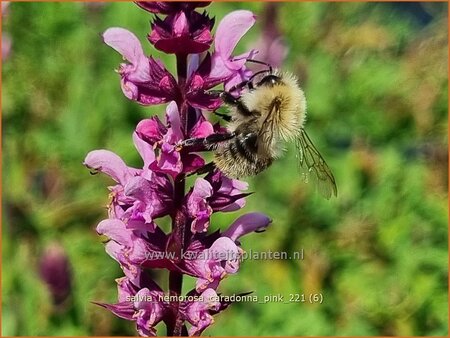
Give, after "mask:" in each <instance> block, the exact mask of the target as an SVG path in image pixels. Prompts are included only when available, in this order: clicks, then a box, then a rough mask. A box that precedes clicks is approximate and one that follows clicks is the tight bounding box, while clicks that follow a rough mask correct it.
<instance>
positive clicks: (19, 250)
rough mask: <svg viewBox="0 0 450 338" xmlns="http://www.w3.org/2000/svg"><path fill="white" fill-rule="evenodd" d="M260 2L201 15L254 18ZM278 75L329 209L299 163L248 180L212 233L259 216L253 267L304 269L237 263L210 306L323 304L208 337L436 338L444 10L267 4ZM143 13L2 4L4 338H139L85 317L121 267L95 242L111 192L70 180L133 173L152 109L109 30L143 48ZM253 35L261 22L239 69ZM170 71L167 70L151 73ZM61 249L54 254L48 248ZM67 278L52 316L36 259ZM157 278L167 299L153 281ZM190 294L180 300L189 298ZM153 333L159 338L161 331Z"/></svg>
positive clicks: (229, 324) (443, 175)
mask: <svg viewBox="0 0 450 338" xmlns="http://www.w3.org/2000/svg"><path fill="white" fill-rule="evenodd" d="M265 6H266V5H265V4H262V3H239V4H238V3H213V4H212V5H211V6H209V7H208V8H207V10H208V11H209V12H210V13H211V14H212V15H214V16H216V20H217V21H218V20H220V19H221V18H222V17H223V16H224V15H225V14H226V13H228V12H229V11H231V10H234V9H238V8H243V9H250V10H252V11H254V12H255V13H257V14H261V13H263V11H264V8H265ZM278 9H279V13H278V14H279V15H278V20H277V25H278V28H279V30H280V32H282V34H283V36H284V38H285V40H286V41H287V43H288V45H289V54H288V56H287V59H286V62H285V63H284V68H285V69H288V70H290V71H292V72H294V73H296V74H297V75H298V76H299V77H300V79H301V82H302V86H303V88H304V90H305V93H306V96H307V99H308V106H309V118H308V122H307V130H308V132H309V134H310V135H311V137H312V139H313V140H314V141H315V144H316V146H317V147H318V149H320V150H321V152H322V154H323V155H324V157H325V158H326V159H327V161H328V164H329V166H330V167H331V168H332V170H333V172H334V174H335V176H336V181H337V185H338V198H337V199H333V200H330V201H327V200H325V199H323V198H321V197H320V196H319V195H318V194H316V193H315V192H314V190H313V189H312V187H310V186H308V185H305V184H303V183H302V182H301V180H300V177H299V174H298V172H297V168H296V163H295V154H294V151H293V150H294V149H292V147H289V152H288V154H287V155H286V156H285V157H284V158H283V159H281V160H279V161H278V162H277V163H275V164H274V165H273V166H272V167H271V168H270V169H269V170H267V171H266V172H264V173H262V174H261V175H259V176H258V177H256V178H254V179H251V180H249V182H250V189H251V190H252V191H255V194H254V195H252V196H250V197H249V198H248V200H247V206H246V207H245V208H244V209H243V210H241V211H239V212H237V213H231V214H217V215H214V217H213V228H220V227H222V228H223V227H225V226H226V225H227V224H229V223H230V222H231V221H232V220H234V219H235V218H236V217H237V216H238V215H239V214H241V213H245V212H249V211H257V210H260V211H264V212H266V213H267V214H268V215H270V216H271V217H272V218H273V220H274V222H273V224H272V226H271V227H270V228H269V229H268V231H266V232H265V233H262V234H252V235H251V236H248V237H246V238H244V239H243V240H242V247H243V248H244V249H246V250H247V251H249V249H252V250H253V251H262V250H272V251H287V252H293V251H298V250H300V249H303V250H304V259H303V260H273V261H269V260H259V261H258V260H248V261H245V262H244V263H243V264H242V265H241V270H240V271H239V273H238V274H237V275H235V276H230V277H229V278H227V279H226V280H225V281H223V282H222V284H221V286H220V289H219V290H220V291H221V292H222V293H223V294H233V293H240V292H245V291H249V290H252V291H254V294H255V295H257V296H258V297H259V298H260V299H262V298H263V297H264V296H267V295H276V294H281V295H284V297H285V300H287V299H288V298H289V295H290V294H305V295H309V294H313V293H320V294H322V295H323V303H322V304H309V303H289V304H284V303H277V302H271V303H267V304H258V303H251V302H242V303H237V304H234V305H233V306H232V307H230V308H229V309H228V310H227V311H225V312H224V313H222V314H219V315H218V316H216V317H215V318H216V323H215V324H214V325H213V326H212V327H210V328H209V329H208V330H207V331H206V332H205V334H208V335H304V336H306V335H315V336H320V335H335V336H336V335H402V336H405V335H442V336H446V335H447V334H448V293H447V292H448V279H447V274H448V246H447V245H448V240H447V239H448V235H447V231H448V229H447V220H448V202H447V201H448V195H447V191H448V189H447V186H448V175H447V171H448V165H447V163H448V151H447V148H448V147H447V143H448V142H447V126H448V125H447V109H448V101H447V89H448V83H447V80H448V78H447V77H448V76H447V74H448V70H447V60H448V54H447V44H448V43H447V4H445V3H426V4H418V3H416V4H414V3H407V4H390V3H280V4H279V8H278ZM149 19H150V16H149V15H148V13H146V12H144V11H142V10H141V9H139V8H138V7H137V6H135V5H133V4H131V3H104V4H82V3H39V4H38V3H11V5H10V6H9V8H8V13H6V15H5V16H4V17H3V24H2V25H3V33H4V34H7V35H9V37H10V38H11V41H12V47H11V51H10V54H9V55H8V57H7V58H6V59H5V60H3V65H2V81H3V86H2V114H3V115H2V122H3V123H2V125H3V140H2V141H3V149H2V150H3V158H2V159H3V177H2V180H3V184H2V186H3V191H2V193H3V204H2V210H3V213H2V224H3V227H2V257H3V259H2V335H47V336H53V335H72V336H76V335H135V330H134V324H133V323H130V322H127V321H124V320H121V319H119V318H116V317H115V316H114V315H112V314H111V313H109V312H108V311H106V310H104V309H102V308H100V307H97V306H95V305H93V304H91V303H90V302H91V301H104V302H110V303H112V302H115V301H116V297H117V293H116V284H115V282H114V279H115V278H118V277H121V276H122V274H121V271H120V269H119V267H118V265H117V264H116V263H115V262H114V261H113V260H112V259H110V258H109V256H108V255H107V254H106V253H105V252H104V249H103V244H102V243H101V240H100V239H99V238H98V237H97V235H96V233H95V226H96V224H97V223H98V221H100V220H101V219H103V218H105V216H106V209H105V208H104V206H105V205H106V204H107V202H108V191H107V188H106V187H107V186H108V185H111V184H112V183H113V182H112V181H111V180H110V179H109V178H107V177H105V176H102V175H98V176H95V177H92V176H91V175H89V171H88V170H87V169H86V168H84V167H83V166H82V161H83V159H84V157H85V155H86V154H87V153H88V152H89V151H90V150H93V149H100V148H106V149H110V150H113V151H114V152H116V153H117V154H119V155H120V156H122V157H123V158H124V159H125V161H126V162H127V163H128V164H129V165H134V166H138V167H139V166H140V165H141V160H140V158H139V156H138V154H137V152H136V151H135V149H134V146H133V143H132V140H131V134H132V132H133V130H134V127H135V125H136V124H137V123H138V121H139V120H140V119H142V118H146V117H149V116H151V115H153V114H156V113H159V114H160V113H161V112H162V111H163V109H164V107H163V106H157V107H147V108H145V107H141V106H139V105H138V104H136V103H134V102H131V101H129V100H127V99H126V98H125V97H124V96H123V94H122V92H121V90H120V86H119V77H118V75H117V74H116V73H114V69H115V68H117V66H118V64H119V62H120V61H121V58H120V56H119V55H118V54H117V53H115V52H114V51H113V50H112V49H111V48H109V47H107V46H106V45H104V44H103V43H102V42H101V39H100V34H101V33H102V32H103V31H104V30H105V29H106V28H108V27H111V26H120V27H125V28H128V29H129V30H131V31H133V32H135V34H136V35H137V36H138V37H139V38H140V39H141V41H142V43H143V45H144V48H145V51H146V53H148V54H153V55H157V56H160V54H159V53H156V52H155V51H154V50H153V49H152V48H151V46H150V44H149V43H147V42H146V41H145V36H146V34H147V33H148V31H149ZM260 32H261V24H260V23H257V24H256V25H255V27H254V28H252V30H251V31H250V32H249V34H248V35H246V37H245V38H244V39H243V40H242V41H241V43H240V45H239V48H238V50H237V52H242V51H244V50H247V49H248V46H249V45H250V43H251V42H252V41H255V40H256V39H257V38H258V36H259V34H260ZM163 59H164V61H165V62H166V63H167V64H168V67H169V69H172V70H173V69H174V59H173V58H172V57H165V56H164V57H163ZM55 243H56V244H55ZM55 245H58V246H59V247H60V248H62V249H63V250H64V252H65V254H66V255H67V259H68V260H69V262H70V267H71V268H70V269H71V282H70V285H71V287H70V289H69V294H68V296H67V298H66V299H65V300H63V301H62V302H60V304H58V305H55V304H54V302H53V301H52V297H51V294H50V292H49V289H48V288H47V286H46V284H45V283H44V282H43V281H42V279H41V278H40V275H39V264H40V261H41V260H42V255H43V253H44V251H45V250H46V248H48V247H55ZM155 278H156V279H157V280H158V281H159V282H160V283H161V285H162V286H163V287H164V288H166V287H167V276H166V272H165V271H164V272H155ZM192 285H193V281H192V280H187V281H186V283H185V289H186V291H187V290H188V289H189V287H190V286H192ZM159 334H165V329H164V328H163V327H161V329H160V330H159Z"/></svg>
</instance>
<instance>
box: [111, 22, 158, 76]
mask: <svg viewBox="0 0 450 338" xmlns="http://www.w3.org/2000/svg"><path fill="white" fill-rule="evenodd" d="M103 41H104V42H105V43H106V44H107V45H108V46H110V47H112V48H114V49H115V50H116V51H117V52H119V53H120V54H122V56H123V57H124V58H125V59H127V60H128V61H130V63H131V64H132V65H133V66H134V69H133V70H132V71H130V72H129V73H128V74H127V77H128V79H129V80H131V81H136V82H146V81H149V80H151V78H150V66H149V62H148V59H147V57H146V56H145V55H144V51H143V49H142V45H141V43H140V42H139V39H138V38H137V37H136V35H134V34H133V33H131V32H130V31H128V30H126V29H124V28H119V27H113V28H109V29H107V30H106V31H105V32H104V33H103Z"/></svg>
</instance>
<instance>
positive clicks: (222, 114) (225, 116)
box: [213, 110, 231, 122]
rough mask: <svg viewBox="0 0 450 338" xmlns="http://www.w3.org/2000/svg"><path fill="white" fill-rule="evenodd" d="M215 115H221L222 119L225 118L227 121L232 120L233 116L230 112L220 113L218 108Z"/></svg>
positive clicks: (214, 112)
mask: <svg viewBox="0 0 450 338" xmlns="http://www.w3.org/2000/svg"><path fill="white" fill-rule="evenodd" d="M213 114H214V115H217V116H219V117H221V118H222V119H224V120H225V121H226V122H231V116H230V115H228V114H224V113H219V112H217V110H214V111H213Z"/></svg>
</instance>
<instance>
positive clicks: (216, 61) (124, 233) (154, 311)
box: [84, 2, 271, 336]
mask: <svg viewBox="0 0 450 338" xmlns="http://www.w3.org/2000/svg"><path fill="white" fill-rule="evenodd" d="M137 4H138V6H139V7H141V8H142V9H144V10H146V11H147V12H150V13H153V15H155V17H154V19H153V22H152V24H151V32H150V33H149V35H148V39H149V41H150V43H151V44H152V45H153V46H154V48H156V49H159V50H161V51H163V52H165V53H167V54H174V55H175V57H176V59H177V74H175V75H173V74H171V73H170V72H169V71H168V70H167V68H166V67H165V65H164V64H163V63H162V62H161V61H159V60H156V59H154V58H153V57H152V56H151V55H145V54H144V51H143V48H142V45H141V43H140V41H139V39H138V37H136V36H135V35H134V34H133V33H132V32H130V31H128V30H126V29H123V28H117V27H115V28H109V29H107V30H106V31H105V32H104V33H103V40H104V42H105V43H106V44H107V45H108V46H110V47H112V48H113V49H115V50H116V51H117V52H119V53H120V54H121V55H122V56H123V58H124V59H125V60H126V62H124V63H122V64H121V65H120V67H119V69H118V73H119V75H120V80H121V81H120V82H121V87H122V91H123V93H124V95H125V96H126V97H127V98H128V99H130V100H133V101H136V102H138V103H139V104H142V105H146V106H148V105H155V104H163V103H166V104H167V106H166V114H165V118H159V117H158V116H150V117H148V118H146V119H143V120H142V121H140V122H139V123H138V125H137V126H136V129H135V131H134V132H133V134H132V139H133V142H134V145H135V147H136V150H137V151H138V153H139V155H140V157H141V158H142V166H139V167H138V168H135V167H131V166H128V165H127V164H126V163H125V162H124V161H123V160H122V159H121V158H120V156H119V155H117V154H115V153H114V152H112V151H109V150H105V149H102V150H94V151H92V152H90V153H89V154H87V156H86V158H85V160H84V165H85V166H86V167H88V168H89V169H90V170H91V172H92V173H96V172H101V173H104V174H106V175H108V176H110V177H111V179H112V180H113V181H114V182H115V183H114V185H112V186H111V187H109V190H110V200H109V204H108V218H107V219H104V220H102V221H101V222H100V223H99V224H98V225H97V232H98V234H100V235H103V236H106V237H107V238H108V241H107V243H106V245H105V249H106V252H107V253H108V254H109V255H110V256H111V257H112V258H113V259H114V260H116V261H117V262H118V263H119V265H120V267H121V269H122V271H123V273H124V277H122V278H120V279H118V280H117V285H118V302H117V303H115V304H106V303H98V302H97V303H96V304H98V305H100V306H102V307H104V308H106V309H108V310H110V311H111V312H113V313H114V314H115V315H117V316H119V317H121V318H124V319H127V320H130V321H134V322H135V323H136V330H137V332H138V333H139V334H140V335H142V336H154V335H156V333H157V332H156V329H155V326H156V325H157V324H158V323H160V322H164V324H165V325H166V327H167V335H200V334H201V333H202V332H203V331H204V330H205V329H206V328H207V327H208V326H210V325H211V324H212V323H213V322H214V318H213V316H214V315H215V314H217V313H219V312H220V311H222V310H224V309H225V308H226V307H228V306H229V305H230V302H229V301H228V302H225V301H222V300H221V298H220V295H219V294H217V288H218V287H219V284H220V282H221V281H222V280H223V279H224V278H225V277H226V276H228V275H232V274H235V273H237V272H238V270H239V268H240V261H241V258H242V254H243V252H244V251H243V249H242V248H241V244H240V242H239V238H240V237H241V236H244V235H246V234H249V233H252V232H261V231H263V230H264V229H265V228H266V227H267V226H268V225H269V224H270V222H271V220H270V219H269V218H268V217H267V216H265V215H264V214H261V213H247V214H244V215H243V216H240V217H238V218H237V219H236V221H235V222H233V224H231V225H230V226H229V227H228V228H226V227H225V230H220V229H221V228H222V229H223V228H224V227H222V226H221V225H220V224H212V220H211V217H212V215H213V214H214V213H216V212H232V211H237V210H239V209H241V208H243V207H244V205H245V199H246V197H247V196H248V195H249V193H248V192H247V190H248V184H247V183H245V182H242V181H239V180H236V179H231V178H229V177H227V176H225V175H224V174H223V173H221V172H220V171H219V170H218V169H212V170H210V171H209V172H207V173H206V175H204V176H203V177H201V176H199V175H197V174H196V173H197V171H198V170H199V169H202V168H205V165H206V162H205V160H204V158H203V156H202V155H201V154H199V153H195V152H192V151H189V150H186V149H184V148H182V147H180V144H181V142H182V141H183V140H185V139H188V138H201V137H206V136H209V135H211V134H213V133H217V132H220V131H223V127H221V126H220V124H215V125H212V124H211V123H210V122H209V121H208V120H207V119H206V118H205V115H204V111H205V110H206V111H208V110H213V109H216V108H218V107H219V106H220V105H221V104H222V102H221V99H220V98H219V96H218V94H217V92H214V91H210V90H211V89H212V88H213V87H215V86H222V87H223V88H225V89H226V88H229V87H230V86H233V85H235V84H237V83H239V82H240V81H243V80H247V79H248V78H249V77H250V76H251V72H250V71H249V70H248V69H247V68H246V65H245V64H246V61H247V59H249V58H251V57H252V56H253V55H254V54H255V53H256V51H249V52H247V53H244V54H242V55H240V56H235V55H233V51H234V49H235V47H236V45H237V44H238V42H239V40H240V39H241V38H242V37H243V35H244V34H245V33H246V32H247V31H248V30H249V29H250V28H251V27H252V26H253V24H254V22H255V16H254V15H253V13H251V12H249V11H245V10H240V11H235V12H232V13H230V14H228V15H227V16H226V17H225V18H223V19H222V20H221V22H220V23H219V25H218V28H217V32H216V34H215V36H214V35H213V34H212V29H213V25H214V20H213V19H210V17H209V16H208V14H207V13H206V12H204V13H199V12H197V11H196V9H197V8H199V7H205V6H207V5H208V4H209V3H208V2H185V3H182V2H170V3H164V2H138V3H137ZM157 15H159V16H157ZM163 16H165V17H163ZM213 45H214V46H213ZM188 175H196V178H195V180H194V183H193V186H192V187H190V188H187V187H186V177H187V176H188ZM162 217H170V219H171V220H172V231H171V232H169V233H167V231H163V230H162V228H161V227H160V225H159V219H160V218H162ZM212 227H214V228H215V229H219V230H215V231H212V230H211V228H212ZM153 269H160V270H161V269H163V270H165V271H168V273H169V281H170V282H169V289H168V290H166V291H164V289H163V288H161V287H160V286H159V285H157V283H156V282H155V281H154V280H153V279H152V277H151V274H150V271H153ZM183 276H190V277H191V278H194V279H195V281H196V284H195V288H194V289H192V290H191V291H189V292H188V293H187V294H186V297H187V298H182V296H183V295H182V294H181V289H182V288H181V286H182V280H183Z"/></svg>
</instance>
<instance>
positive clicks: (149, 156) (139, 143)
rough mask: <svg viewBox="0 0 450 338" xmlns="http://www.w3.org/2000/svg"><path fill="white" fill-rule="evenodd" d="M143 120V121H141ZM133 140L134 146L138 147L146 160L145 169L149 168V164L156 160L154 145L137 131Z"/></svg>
mask: <svg viewBox="0 0 450 338" xmlns="http://www.w3.org/2000/svg"><path fill="white" fill-rule="evenodd" d="M141 122H142V121H141ZM133 142H134V146H135V147H136V149H137V151H138V152H139V154H140V155H141V157H142V159H143V160H144V170H145V169H147V168H148V166H149V165H150V164H151V163H153V162H155V160H156V156H155V152H154V151H153V147H152V146H151V145H150V144H149V143H147V142H145V141H144V140H143V139H141V138H140V137H139V136H138V134H137V133H136V132H134V133H133Z"/></svg>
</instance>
